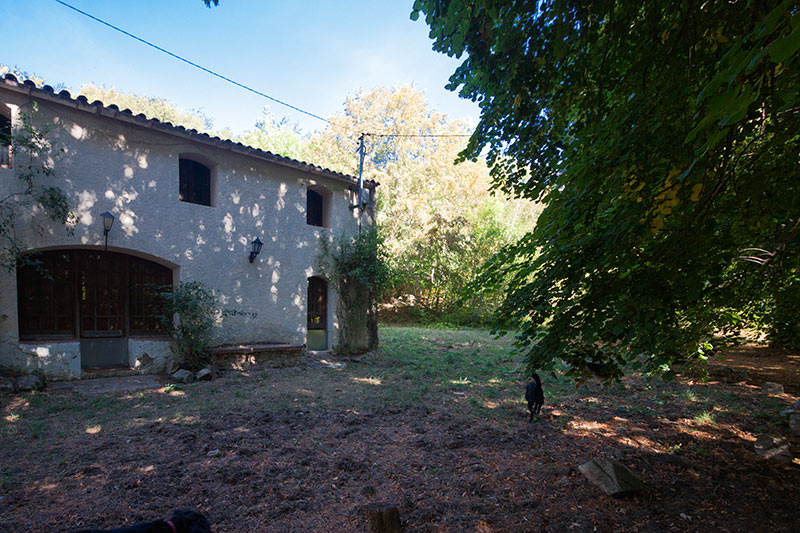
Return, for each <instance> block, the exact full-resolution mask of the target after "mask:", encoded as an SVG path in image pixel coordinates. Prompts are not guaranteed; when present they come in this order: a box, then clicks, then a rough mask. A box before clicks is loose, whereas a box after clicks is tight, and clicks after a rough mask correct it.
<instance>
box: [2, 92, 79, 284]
mask: <svg viewBox="0 0 800 533" xmlns="http://www.w3.org/2000/svg"><path fill="white" fill-rule="evenodd" d="M36 112H37V106H36V104H35V103H34V105H33V108H32V111H31V112H26V113H21V114H20V116H19V118H20V120H19V124H18V125H17V126H16V127H15V128H14V129H13V130H12V132H11V135H10V137H9V136H8V135H7V134H2V133H0V146H8V145H9V144H10V145H11V161H12V167H13V172H14V175H15V176H16V178H17V181H16V183H15V184H14V185H12V186H11V187H10V188H9V189H8V190H9V192H8V193H7V194H6V195H5V196H3V197H2V198H0V267H2V268H4V269H5V270H7V271H13V270H14V269H15V268H16V267H17V265H18V263H19V262H20V261H34V260H32V259H30V258H28V257H27V256H26V255H25V254H24V252H25V251H26V250H27V249H28V245H27V244H26V243H24V242H22V241H20V239H19V237H18V236H17V235H18V234H17V232H16V231H15V230H14V228H15V226H16V225H17V224H18V223H20V221H21V220H22V221H24V223H25V224H33V225H35V226H39V227H40V228H41V223H42V219H41V218H42V217H37V216H36V214H37V213H38V212H41V213H42V214H43V215H44V219H46V220H50V221H53V222H56V223H58V224H59V225H62V226H64V227H65V228H66V230H67V232H69V233H71V232H72V229H73V227H74V224H75V222H76V220H77V218H76V216H75V214H74V213H73V212H72V210H71V209H70V206H69V201H68V198H67V195H66V193H64V191H63V190H61V189H60V188H59V187H57V186H56V181H57V179H58V178H57V176H56V172H55V170H54V168H53V161H54V160H55V159H56V158H57V156H58V155H59V154H60V153H61V151H60V150H58V149H56V148H55V147H54V146H53V144H52V142H51V141H50V138H49V136H50V131H51V129H52V127H53V126H52V124H47V123H36V122H35V121H34V116H35V113H36Z"/></svg>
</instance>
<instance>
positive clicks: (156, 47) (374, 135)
mask: <svg viewBox="0 0 800 533" xmlns="http://www.w3.org/2000/svg"><path fill="white" fill-rule="evenodd" d="M55 1H56V2H57V3H59V4H61V5H62V6H64V7H67V8H69V9H71V10H73V11H75V12H77V13H80V14H81V15H83V16H85V17H88V18H90V19H92V20H94V21H96V22H99V23H100V24H103V25H104V26H107V27H109V28H111V29H113V30H115V31H118V32H120V33H122V34H123V35H127V36H128V37H130V38H132V39H135V40H137V41H139V42H140V43H142V44H145V45H147V46H149V47H151V48H155V49H156V50H158V51H159V52H162V53H164V54H167V55H168V56H170V57H173V58H175V59H177V60H178V61H182V62H184V63H186V64H187V65H191V66H193V67H195V68H197V69H200V70H202V71H203V72H206V73H208V74H211V75H212V76H215V77H217V78H219V79H221V80H224V81H227V82H228V83H230V84H233V85H235V86H237V87H240V88H242V89H244V90H246V91H249V92H251V93H254V94H257V95H259V96H262V97H264V98H266V99H267V100H270V101H272V102H275V103H277V104H280V105H282V106H285V107H288V108H289V109H293V110H295V111H297V112H299V113H303V114H304V115H308V116H310V117H312V118H315V119H317V120H321V121H323V122H325V123H327V124H331V121H330V120H328V119H326V118H323V117H321V116H319V115H315V114H314V113H311V112H309V111H305V110H303V109H300V108H299V107H297V106H293V105H292V104H288V103H286V102H284V101H282V100H278V99H277V98H273V97H272V96H270V95H268V94H265V93H263V92H261V91H258V90H256V89H253V88H252V87H248V86H247V85H245V84H243V83H239V82H238V81H235V80H232V79H231V78H228V77H227V76H223V75H222V74H219V73H217V72H214V71H213V70H211V69H208V68H206V67H204V66H202V65H198V64H197V63H195V62H193V61H190V60H188V59H186V58H184V57H181V56H179V55H178V54H175V53H173V52H170V51H169V50H167V49H165V48H162V47H160V46H158V45H156V44H153V43H151V42H150V41H148V40H146V39H142V38H141V37H138V36H136V35H134V34H132V33H130V32H128V31H125V30H123V29H122V28H119V27H117V26H114V25H113V24H111V23H109V22H106V21H105V20H102V19H100V18H97V17H95V16H94V15H92V14H90V13H87V12H86V11H82V10H80V9H78V8H77V7H75V6H72V5H70V4H68V3H66V2H64V1H63V0H55ZM364 135H366V136H369V137H383V138H391V137H417V138H424V137H429V138H434V137H470V135H466V134H455V133H443V134H422V133H420V134H416V133H364Z"/></svg>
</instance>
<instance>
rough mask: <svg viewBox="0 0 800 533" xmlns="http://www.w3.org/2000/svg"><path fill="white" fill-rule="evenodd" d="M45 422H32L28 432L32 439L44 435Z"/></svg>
mask: <svg viewBox="0 0 800 533" xmlns="http://www.w3.org/2000/svg"><path fill="white" fill-rule="evenodd" d="M44 428H45V423H44V422H42V421H36V422H31V423H30V424H29V425H28V432H29V434H30V437H31V438H32V439H38V438H39V437H41V436H42V432H43V431H44Z"/></svg>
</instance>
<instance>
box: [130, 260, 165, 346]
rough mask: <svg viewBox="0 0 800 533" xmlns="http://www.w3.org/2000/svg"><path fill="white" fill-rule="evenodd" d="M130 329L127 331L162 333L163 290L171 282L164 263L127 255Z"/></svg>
mask: <svg viewBox="0 0 800 533" xmlns="http://www.w3.org/2000/svg"><path fill="white" fill-rule="evenodd" d="M128 286H129V290H130V296H129V300H128V301H129V302H130V329H131V335H139V334H159V333H162V334H163V333H166V332H165V331H164V325H163V324H162V322H161V318H160V316H161V314H162V313H163V308H164V298H163V297H162V296H161V293H163V292H164V291H165V290H170V287H171V286H172V271H171V270H170V269H168V268H167V267H165V266H162V265H159V264H157V263H153V262H150V261H146V260H144V259H139V258H138V257H131V258H130V281H129V285H128Z"/></svg>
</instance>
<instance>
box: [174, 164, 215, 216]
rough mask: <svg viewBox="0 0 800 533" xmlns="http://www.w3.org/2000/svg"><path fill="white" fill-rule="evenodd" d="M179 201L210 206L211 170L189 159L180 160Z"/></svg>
mask: <svg viewBox="0 0 800 533" xmlns="http://www.w3.org/2000/svg"><path fill="white" fill-rule="evenodd" d="M180 199H181V201H183V202H189V203H192V204H200V205H208V206H210V205H211V169H210V168H208V167H207V166H205V165H204V164H202V163H198V162H197V161H193V160H191V159H183V158H181V159H180Z"/></svg>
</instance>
